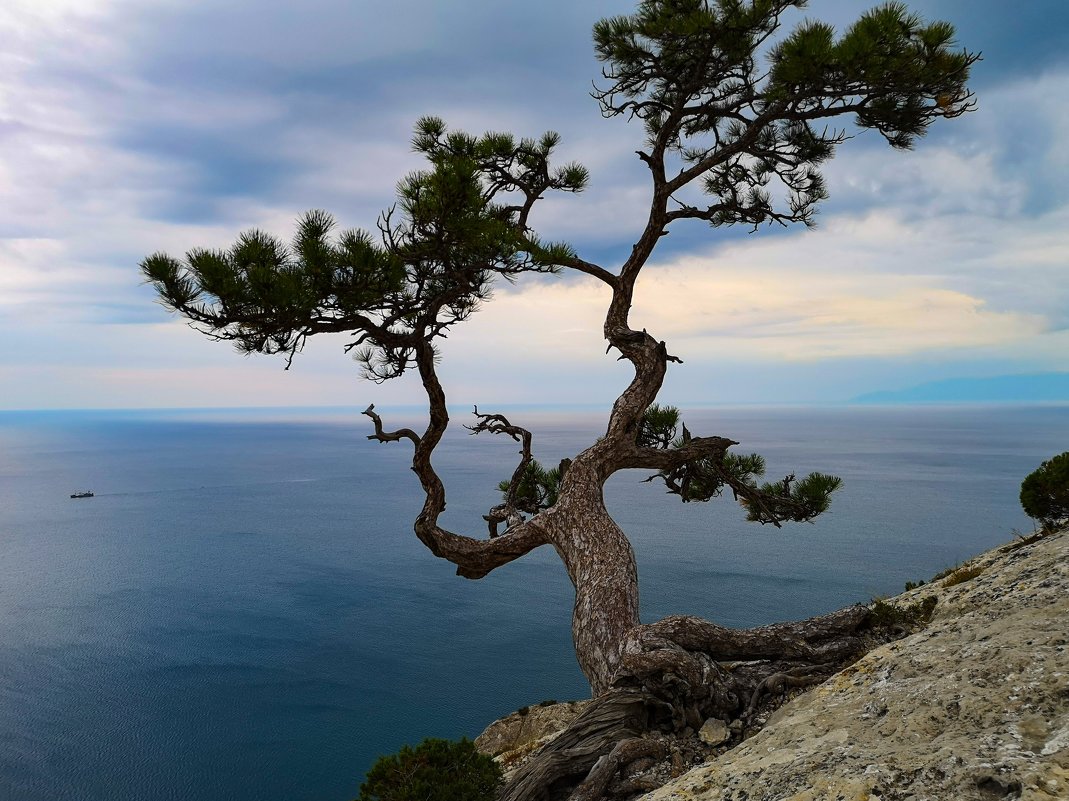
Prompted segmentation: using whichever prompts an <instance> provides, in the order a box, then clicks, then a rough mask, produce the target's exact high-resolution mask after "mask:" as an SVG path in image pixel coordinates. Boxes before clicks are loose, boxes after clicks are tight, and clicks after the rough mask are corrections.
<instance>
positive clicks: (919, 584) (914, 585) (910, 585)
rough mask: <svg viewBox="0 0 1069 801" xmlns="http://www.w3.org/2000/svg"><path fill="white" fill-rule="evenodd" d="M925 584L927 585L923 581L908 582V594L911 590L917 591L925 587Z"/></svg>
mask: <svg viewBox="0 0 1069 801" xmlns="http://www.w3.org/2000/svg"><path fill="white" fill-rule="evenodd" d="M924 584H925V582H923V581H907V582H906V592H909V591H910V590H915V589H917V588H918V587H923V586H924Z"/></svg>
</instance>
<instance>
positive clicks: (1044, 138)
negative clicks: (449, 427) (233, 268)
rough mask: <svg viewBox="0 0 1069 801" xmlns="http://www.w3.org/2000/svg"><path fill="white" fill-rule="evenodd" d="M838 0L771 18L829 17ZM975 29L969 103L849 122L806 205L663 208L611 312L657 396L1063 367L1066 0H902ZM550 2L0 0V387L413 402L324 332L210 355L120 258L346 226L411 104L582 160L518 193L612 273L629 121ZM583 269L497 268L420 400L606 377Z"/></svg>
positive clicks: (638, 178)
mask: <svg viewBox="0 0 1069 801" xmlns="http://www.w3.org/2000/svg"><path fill="white" fill-rule="evenodd" d="M869 5H871V4H869V3H861V2H856V1H855V0H812V2H811V3H810V4H809V8H808V9H807V10H806V11H805V12H804V13H801V12H800V13H797V14H792V15H788V16H787V18H786V22H785V28H786V29H789V28H791V27H793V26H794V24H796V23H797V22H799V21H800V20H801V19H803V18H804V17H807V16H808V17H812V18H819V19H824V20H827V21H829V22H831V23H833V24H834V25H836V26H837V28H838V29H839V30H842V29H843V28H844V27H845V26H846V25H848V24H849V23H850V22H851V21H852V20H853V19H854V18H856V17H857V15H858V14H859V13H860V12H861V11H863V10H864V9H866V8H868V7H869ZM908 5H909V6H910V8H911V9H913V10H915V11H917V12H919V13H920V14H922V15H923V16H924V17H926V18H928V19H946V20H948V21H950V22H952V23H953V24H954V25H955V26H956V28H957V31H958V42H959V44H960V45H961V46H964V47H967V48H968V49H969V50H971V51H982V53H983V60H982V61H981V62H979V63H978V64H977V65H976V66H975V67H974V69H973V80H972V81H971V86H972V88H973V90H974V91H975V92H976V95H977V101H978V109H977V110H976V111H975V112H974V113H972V114H968V115H965V116H964V117H961V118H959V119H956V120H950V121H937V123H936V124H935V125H934V126H933V129H932V130H931V131H930V133H929V135H928V136H927V137H925V138H923V139H921V140H920V141H919V143H918V145H917V148H916V149H915V151H913V152H906V153H903V152H896V151H892V150H891V149H890V148H888V147H887V146H886V144H885V143H884V142H883V140H882V139H881V138H880V137H879V136H878V135H876V134H874V133H871V132H867V133H863V134H861V135H859V136H857V137H856V138H854V139H852V140H850V141H848V142H846V143H845V144H843V145H842V146H841V147H840V148H839V150H838V155H837V156H836V158H835V159H834V160H833V161H832V162H831V163H830V164H829V165H827V169H826V170H825V175H826V178H827V183H828V189H829V192H830V195H831V197H830V199H829V200H828V201H826V202H825V203H824V204H823V207H822V209H821V213H820V215H819V217H818V222H819V225H818V227H817V228H816V229H815V230H807V229H805V228H803V227H801V226H799V227H796V228H790V229H780V228H777V229H775V230H773V229H769V228H763V229H761V230H760V231H758V232H756V233H753V234H751V233H749V232H748V231H746V230H742V229H737V230H727V229H711V228H709V227H708V226H706V225H704V224H702V223H693V224H692V225H690V226H685V227H684V226H677V227H676V228H673V230H672V233H671V235H670V236H668V237H665V238H664V239H663V240H662V242H661V246H660V247H659V249H658V251H657V253H656V255H655V256H654V258H653V259H652V260H651V263H650V264H649V266H648V267H647V269H646V271H645V273H644V274H643V278H642V280H641V282H640V284H639V287H638V293H637V297H636V304H635V309H634V312H633V314H632V324H633V325H635V326H636V327H644V328H646V329H647V330H649V331H650V333H652V334H654V335H655V336H658V337H660V338H663V339H665V340H666V341H667V343H668V347H669V351H670V352H671V353H673V354H674V355H678V356H679V357H681V358H682V359H683V361H684V364H683V365H682V366H680V365H674V366H672V368H671V371H670V374H669V378H668V381H667V384H666V388H665V392H664V393H663V394H662V398H663V400H665V401H666V402H670V403H676V404H699V403H741V402H758V403H764V402H798V403H821V402H838V401H844V400H849V399H850V398H852V397H854V396H857V395H860V394H864V393H866V392H871V391H875V390H883V389H896V388H904V387H909V386H912V385H917V384H921V383H924V382H928V381H934V380H940V379H947V378H957V377H962V378H965V377H978V378H984V377H993V376H1001V375H1015V374H1021V375H1023V374H1035V373H1059V372H1066V371H1069V148H1067V147H1066V144H1065V141H1066V140H1065V131H1066V130H1069V5H1066V4H1065V3H1064V2H1063V0H1027V1H1026V2H1023V3H1005V2H1003V1H1002V0H971V2H967V1H966V0H915V1H914V2H910V3H908ZM632 9H633V5H632V3H630V2H627V0H597V1H596V2H586V3H574V2H568V1H566V0H545V2H539V3H501V2H498V1H497V0H477V1H476V2H463V3H461V2H429V1H428V0H410V1H409V2H401V3H393V4H383V3H370V2H364V0H355V1H354V0H311V1H310V2H304V3H300V4H297V3H283V2H270V1H269V2H253V1H252V0H227V1H226V2H200V3H196V2H177V1H176V0H47V1H46V0H5V2H4V3H3V5H2V7H0V208H2V210H3V213H2V214H0V337H2V339H3V341H4V343H5V347H3V348H2V349H0V409H34V408H93V407H106V408H130V407H181V406H260V405H357V406H361V407H362V406H363V405H366V404H367V403H368V402H372V401H373V402H375V403H376V404H391V403H392V404H414V403H420V402H421V400H422V393H421V392H420V391H419V387H418V386H416V384H415V382H414V381H412V380H409V379H408V378H405V379H402V380H399V381H395V382H390V383H388V384H385V385H383V386H375V385H372V384H369V383H366V382H363V381H361V380H360V379H359V371H358V368H357V367H356V365H355V364H354V363H353V362H352V361H351V360H350V359H349V358H348V357H347V356H346V355H345V354H344V353H343V351H342V346H343V345H344V343H345V341H346V340H345V339H344V338H340V337H336V338H333V339H325V340H323V341H313V342H312V343H311V344H310V345H309V347H308V348H307V349H306V351H305V352H304V353H302V354H301V355H299V356H298V357H297V359H296V360H295V361H294V365H293V368H292V369H291V370H289V371H288V372H287V371H284V370H283V369H282V368H283V360H281V359H279V358H270V357H263V356H254V357H249V358H242V357H241V356H239V355H237V354H236V353H235V352H234V351H233V349H232V348H231V347H230V346H229V345H227V344H224V343H217V342H210V341H208V340H207V339H205V338H204V337H203V336H201V335H199V334H196V333H194V332H192V331H190V330H189V329H188V328H186V327H185V326H184V325H183V324H182V323H181V322H180V321H179V320H177V319H175V318H173V317H171V316H169V315H168V314H167V313H166V312H165V311H164V310H163V309H162V308H161V307H160V306H159V305H157V304H156V303H154V297H153V292H152V291H151V289H150V288H149V287H147V286H145V285H144V284H143V283H142V280H141V276H140V273H139V271H138V263H139V261H140V260H141V259H142V258H143V257H144V256H146V255H148V254H149V253H151V252H154V251H158V250H163V251H167V252H169V253H171V254H173V255H181V254H183V253H184V252H185V251H186V250H188V249H190V248H193V247H223V246H226V245H228V244H229V243H230V242H232V241H233V239H234V237H235V236H236V235H237V233H238V232H240V231H242V230H245V229H249V228H261V229H265V230H268V231H271V232H272V233H275V234H278V235H280V236H282V237H283V238H287V239H288V238H289V237H290V235H291V234H292V232H293V225H294V220H295V219H296V217H297V216H298V215H299V214H300V213H302V212H303V211H305V210H306V209H310V208H323V209H327V210H328V211H330V212H331V213H332V214H333V215H334V216H335V217H336V218H337V219H338V221H339V224H340V225H341V226H343V227H358V228H366V229H369V230H374V227H375V221H376V218H377V216H378V214H379V212H380V211H381V210H382V209H384V208H387V207H388V206H389V205H390V204H391V203H392V201H393V198H394V186H395V184H396V182H397V181H398V180H399V179H400V178H401V177H402V176H403V175H404V174H405V173H406V172H407V171H410V170H413V169H417V168H419V167H421V164H420V160H419V158H418V157H417V156H416V155H414V154H413V153H412V152H411V151H410V147H409V139H410V136H411V129H412V125H413V124H414V122H415V121H416V119H417V118H419V117H420V116H422V115H425V114H433V115H437V116H440V117H442V118H443V119H444V120H445V121H446V122H447V123H448V124H449V125H450V126H451V127H454V128H461V129H466V130H469V131H472V132H474V133H481V132H482V131H484V130H508V131H511V132H513V133H515V134H517V135H522V136H537V135H539V134H540V133H541V132H542V131H544V130H555V131H558V132H560V134H561V135H562V143H561V145H560V147H559V150H558V152H559V158H560V159H561V160H573V159H574V160H578V161H580V162H582V163H584V164H585V165H587V166H588V168H589V169H590V171H591V183H590V188H589V189H588V190H587V191H586V192H584V193H582V194H580V195H578V196H564V197H560V198H554V199H551V200H547V201H545V202H544V203H542V204H539V208H538V209H537V210H536V212H535V214H534V216H533V217H532V221H533V224H534V226H535V228H536V229H537V230H539V232H540V233H541V234H542V235H543V236H544V237H546V238H548V239H564V240H567V241H569V242H571V243H572V244H573V245H574V246H575V248H576V250H577V251H578V253H579V254H580V256H582V257H584V258H586V259H588V260H591V261H595V262H598V263H600V264H602V265H603V266H605V267H606V268H608V269H610V270H614V271H615V269H616V267H617V266H618V265H619V263H620V262H621V261H622V259H623V258H624V257H625V256H626V254H627V253H628V252H629V251H630V247H631V244H632V243H633V241H634V239H635V237H636V236H637V235H638V233H639V232H640V231H641V227H642V225H643V224H644V221H645V213H646V209H647V204H648V186H649V180H648V176H647V175H646V174H645V173H644V167H643V166H642V164H641V163H640V162H639V160H638V159H637V158H636V156H635V153H634V151H635V150H637V149H639V148H640V147H642V144H643V132H642V130H641V126H640V125H638V124H628V123H626V122H625V121H624V120H622V119H610V120H606V119H602V117H601V116H600V114H599V112H598V108H597V105H596V103H595V102H594V101H593V100H592V99H591V98H590V97H589V90H590V88H591V81H592V80H597V78H598V76H599V69H600V67H599V65H598V64H597V62H596V61H595V59H594V56H593V49H592V46H591V41H590V28H591V26H592V25H593V23H594V22H595V21H596V20H597V19H599V18H600V17H603V16H608V15H613V14H622V13H629V12H630V11H631V10H632ZM607 297H608V296H607V292H606V291H604V288H603V287H602V286H601V285H599V284H597V282H594V281H593V280H590V279H586V278H583V277H577V276H562V277H559V278H544V277H537V276H536V277H534V278H532V279H530V280H522V281H520V282H518V283H517V284H515V285H506V284H502V285H500V286H499V287H498V288H497V292H496V296H495V298H494V299H493V300H492V301H491V302H489V303H488V304H487V305H486V306H485V307H484V308H483V309H482V310H481V311H480V312H479V313H478V314H477V315H476V316H475V317H473V318H472V319H471V320H470V321H468V322H467V323H465V324H463V325H461V326H459V327H458V329H457V330H456V331H455V333H454V334H453V335H451V336H450V338H449V339H448V341H447V342H446V343H444V347H443V351H444V360H443V365H442V372H443V377H444V379H445V381H446V388H447V391H448V392H449V393H450V401H451V402H452V403H456V404H470V403H480V404H486V405H492V404H493V403H602V404H608V403H609V402H611V399H612V398H613V397H615V395H616V394H617V392H618V391H619V390H620V389H621V388H622V387H623V385H624V383H625V382H626V380H627V374H626V370H625V368H624V367H623V366H621V365H619V364H617V363H616V361H615V357H614V356H613V355H606V354H605V347H604V342H603V340H602V337H601V332H600V325H601V319H602V316H603V314H604V306H605V303H606V301H607Z"/></svg>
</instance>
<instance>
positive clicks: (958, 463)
mask: <svg viewBox="0 0 1069 801" xmlns="http://www.w3.org/2000/svg"><path fill="white" fill-rule="evenodd" d="M379 411H380V412H381V413H382V414H383V415H384V418H385V420H386V424H387V427H392V426H399V425H418V424H419V421H420V414H419V412H418V410H413V409H397V410H391V409H389V408H382V409H380V410H379ZM505 411H506V413H507V414H509V415H510V417H511V418H512V419H513V422H515V423H517V424H520V425H524V426H526V427H528V428H530V429H531V430H532V431H533V433H534V450H535V456H536V457H537V458H539V459H540V460H541V461H542V462H543V463H545V464H550V465H555V464H556V463H557V461H559V460H560V459H561V458H563V457H565V456H572V455H574V454H575V453H577V452H578V451H580V450H581V449H582V448H583V447H585V446H586V445H588V444H590V443H591V442H592V441H593V439H594V438H595V437H597V436H598V434H599V433H601V429H602V428H603V426H604V420H605V414H604V411H603V410H596V409H550V408H537V409H521V408H510V409H507V410H505ZM468 417H470V413H469V411H467V410H463V409H458V410H454V412H453V418H454V422H455V423H456V425H454V426H453V427H452V428H451V429H450V433H449V436H448V437H447V438H446V439H445V441H444V442H443V443H442V445H441V447H440V448H439V450H438V452H436V455H435V464H436V466H437V468H438V470H439V472H440V473H441V474H442V475H443V476H444V477H445V480H446V483H447V489H448V493H449V495H448V498H449V505H448V509H447V512H446V515H445V520H444V522H445V524H446V525H448V526H450V527H451V528H452V529H453V530H456V531H460V532H464V533H470V534H473V535H480V536H481V535H482V533H483V531H484V530H485V529H484V527H485V524H484V523H483V520H482V515H483V514H484V513H485V512H486V510H487V509H488V508H489V507H490V506H492V505H493V504H494V503H496V502H498V499H499V494H498V492H497V490H496V485H497V483H498V482H499V481H500V480H502V479H504V478H507V477H508V476H509V474H510V473H511V471H512V469H513V467H514V466H515V463H516V459H517V458H518V457H517V452H516V451H517V446H516V444H515V443H514V442H513V441H512V440H510V439H508V438H504V437H497V438H495V437H492V436H490V435H485V434H483V435H479V436H477V437H476V436H472V435H471V434H470V433H469V432H467V431H466V430H464V429H463V428H462V426H461V425H460V424H462V423H464V422H469V420H467V419H466V418H468ZM684 419H685V421H686V423H687V426H688V428H689V429H690V430H691V431H692V432H693V433H694V434H696V435H712V434H718V435H723V436H728V437H730V438H732V439H734V440H738V441H739V442H740V445H739V446H737V447H736V450H737V451H740V452H745V453H748V452H758V453H761V454H763V455H764V456H765V457H766V461H767V464H768V469H769V473H768V477H769V478H780V477H782V476H784V475H786V474H788V473H797V474H798V475H804V474H805V473H808V472H810V471H812V470H819V471H821V472H829V473H834V474H836V475H839V476H841V477H842V478H843V487H842V489H841V490H840V491H839V492H838V493H837V494H836V496H835V501H834V503H833V505H832V508H831V510H830V511H829V512H828V513H827V514H825V515H823V516H822V517H820V518H818V519H817V520H816V521H815V522H814V523H811V524H790V525H786V526H784V527H783V528H782V529H777V528H775V527H772V526H760V525H757V524H752V523H746V522H745V520H744V517H745V516H744V514H743V512H742V510H741V509H739V507H738V506H737V505H736V504H735V503H734V502H733V501H732V500H731V499H730V498H722V499H719V500H715V501H711V502H709V503H692V504H681V503H679V502H678V499H677V498H675V497H674V496H670V495H667V494H666V493H665V492H664V488H663V487H660V488H659V487H658V485H657V484H656V483H643V479H644V478H645V477H646V476H645V474H643V473H641V472H627V473H621V474H618V475H617V476H615V477H613V479H612V480H611V481H610V482H609V484H608V486H607V487H606V491H605V494H606V501H607V504H608V507H609V509H610V511H611V512H612V513H613V514H614V516H615V517H616V519H617V520H618V522H619V523H620V524H621V525H622V527H623V528H624V530H625V531H627V532H628V533H629V534H630V535H631V537H632V541H633V543H634V547H635V551H636V554H637V559H638V564H639V574H640V582H641V592H642V599H641V608H642V615H643V619H644V620H647V621H650V620H655V619H657V618H660V617H663V616H665V615H668V614H675V613H687V614H694V615H700V616H703V617H707V618H709V619H711V620H715V621H717V622H719V623H722V624H725V625H730V626H754V625H760V624H765V623H771V622H775V621H781V620H790V619H799V618H804V617H808V616H811V615H817V614H821V613H824V612H828V611H831V610H834V609H837V608H839V607H842V606H845V605H848V604H852V603H855V602H859V601H861V602H864V601H869V600H870V599H872V598H876V597H880V596H887V595H893V594H896V593H898V592H900V591H901V590H902V588H903V584H904V583H905V582H906V581H916V580H921V579H927V578H929V577H931V576H932V575H933V574H935V573H937V572H938V571H941V570H943V569H944V568H947V567H950V566H953V565H955V564H957V563H959V562H961V561H962V560H965V559H967V558H969V557H970V556H972V555H974V554H976V553H978V552H980V551H983V550H985V549H988V548H991V547H993V546H995V545H997V544H1000V543H1004V542H1007V541H1009V540H1011V539H1012V538H1013V537H1014V536H1015V535H1017V534H1019V533H1029V532H1031V531H1032V529H1033V524H1032V521H1030V520H1029V519H1028V518H1027V517H1025V516H1024V514H1023V512H1022V511H1021V509H1020V505H1019V503H1018V497H1017V496H1018V491H1019V487H1020V482H1021V479H1022V478H1023V477H1024V476H1025V475H1027V474H1028V473H1029V472H1030V471H1032V470H1033V469H1035V468H1036V467H1037V466H1038V465H1039V463H1040V462H1041V461H1043V460H1044V459H1047V458H1050V457H1051V456H1053V455H1055V454H1057V453H1060V452H1062V451H1065V450H1069V406H1066V405H1048V406H916V407H905V406H887V407H871V406H840V407H826V408H795V407H768V408H762V407H740V408H701V409H693V410H687V409H684ZM369 431H370V424H369V421H368V419H367V418H366V417H362V416H360V415H359V414H358V410H356V409H337V408H335V409H238V410H234V409H231V410H170V411H159V410H151V411H87V412H69V411H49V412H0V799H4V801H46V800H47V801H145V800H146V799H152V801H169V800H171V799H174V800H176V801H177V800H178V799H182V800H183V801H186V800H188V799H193V800H195V801H313V799H314V801H348V800H349V799H353V798H355V797H356V795H357V794H358V792H359V788H360V784H361V781H362V780H363V777H364V773H365V771H366V770H367V769H368V768H369V767H370V766H371V764H372V763H373V762H374V761H375V759H376V758H377V757H378V756H380V755H382V754H388V753H393V752H395V751H397V750H398V749H399V748H400V747H401V746H402V745H403V744H406V743H407V744H416V743H419V742H420V741H421V740H423V739H424V738H426V737H444V738H450V739H455V738H460V737H462V736H466V737H474V736H476V735H477V734H478V733H479V732H480V731H481V730H482V729H483V728H484V727H485V726H486V725H487V724H488V723H490V722H491V721H492V720H494V719H496V718H498V717H500V716H502V715H505V714H507V713H509V712H511V711H513V710H515V709H517V708H519V707H521V706H524V705H528V704H533V703H538V702H540V701H543V700H550V699H553V700H565V699H573V698H582V697H584V696H585V695H586V694H587V692H588V688H587V686H586V684H585V682H584V679H583V676H582V674H581V673H580V671H579V669H578V666H577V665H576V661H575V657H574V654H573V652H572V648H571V642H570V633H569V626H570V616H571V601H572V589H571V586H570V585H569V582H568V578H567V576H566V575H565V573H564V570H563V568H562V567H561V565H560V562H559V560H558V558H557V556H556V554H555V553H554V552H553V551H552V550H551V549H549V548H542V549H539V550H537V551H535V552H533V553H531V554H529V555H528V556H527V557H525V558H523V559H521V560H518V561H517V562H514V563H512V564H510V565H507V566H505V567H503V568H500V569H499V570H497V571H495V572H493V573H492V574H491V575H489V576H487V577H486V578H484V579H482V580H479V581H470V580H467V579H463V578H459V577H457V576H456V575H455V572H454V570H453V569H452V568H451V567H450V565H449V564H448V563H446V562H444V561H442V560H439V559H436V558H435V557H434V556H432V555H431V554H430V553H429V552H428V551H427V550H426V549H425V548H424V547H423V546H422V545H421V544H420V543H419V542H418V541H417V540H416V538H415V537H414V535H413V534H412V529H411V522H412V519H413V517H414V515H415V513H416V512H417V510H418V509H419V506H420V502H421V496H420V490H419V485H418V483H417V481H416V478H415V476H414V475H413V474H412V472H411V471H410V470H409V469H408V459H409V456H410V448H409V447H408V444H407V443H405V442H401V443H387V444H383V443H378V442H374V441H369V440H368V439H367V434H368V433H369ZM90 489H91V490H93V491H94V493H95V496H94V497H92V498H86V499H80V500H74V499H71V498H70V495H71V493H73V492H76V491H80V490H90Z"/></svg>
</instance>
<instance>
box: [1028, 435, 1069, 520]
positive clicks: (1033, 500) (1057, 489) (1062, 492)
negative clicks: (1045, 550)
mask: <svg viewBox="0 0 1069 801" xmlns="http://www.w3.org/2000/svg"><path fill="white" fill-rule="evenodd" d="M1021 508H1022V509H1024V513H1025V514H1026V515H1028V516H1029V517H1031V518H1032V519H1034V520H1038V521H1039V522H1040V523H1042V525H1043V528H1044V529H1047V530H1052V529H1055V528H1058V527H1059V526H1062V525H1065V524H1066V523H1069V451H1066V452H1065V453H1062V454H1059V455H1058V456H1055V457H1053V458H1052V459H1050V460H1048V461H1046V462H1043V464H1041V465H1040V466H1039V467H1038V468H1036V469H1035V470H1034V471H1032V472H1031V473H1029V474H1028V476H1027V477H1025V480H1024V481H1022V482H1021Z"/></svg>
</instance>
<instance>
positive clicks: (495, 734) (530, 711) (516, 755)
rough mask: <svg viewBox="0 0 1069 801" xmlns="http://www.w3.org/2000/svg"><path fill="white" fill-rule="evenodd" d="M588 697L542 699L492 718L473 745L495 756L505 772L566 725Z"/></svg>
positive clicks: (519, 763) (517, 765)
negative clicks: (557, 700)
mask: <svg viewBox="0 0 1069 801" xmlns="http://www.w3.org/2000/svg"><path fill="white" fill-rule="evenodd" d="M589 703H590V702H589V701H564V702H562V703H559V704H558V703H545V702H544V703H541V704H538V705H536V706H530V707H524V708H523V709H520V710H519V711H517V712H513V713H512V714H511V715H508V716H507V717H504V718H501V719H500V720H495V721H494V722H493V723H491V724H490V725H489V726H487V727H486V730H485V731H483V733H482V734H480V735H479V736H478V737H476V738H475V747H476V748H477V749H479V751H481V752H482V753H484V754H488V755H490V756H492V757H495V758H496V759H497V760H498V762H500V763H501V767H502V769H503V770H504V771H505V773H506V774H508V773H509V772H510V771H513V770H515V769H516V768H518V767H519V766H520V765H522V764H523V763H524V762H525V761H526V759H527V758H528V757H529V756H530V755H531V754H533V753H534V752H535V751H537V750H538V749H539V748H541V747H542V746H543V745H545V744H546V743H548V742H551V741H552V740H553V739H554V738H555V737H557V735H559V734H560V733H561V732H562V731H564V730H565V729H566V728H568V725H569V724H570V723H571V722H572V721H573V720H575V719H576V718H577V717H579V715H580V714H581V713H582V711H583V710H584V709H586V707H587V705H588V704H589Z"/></svg>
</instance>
